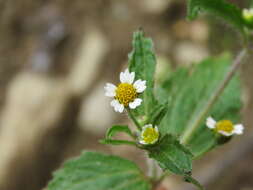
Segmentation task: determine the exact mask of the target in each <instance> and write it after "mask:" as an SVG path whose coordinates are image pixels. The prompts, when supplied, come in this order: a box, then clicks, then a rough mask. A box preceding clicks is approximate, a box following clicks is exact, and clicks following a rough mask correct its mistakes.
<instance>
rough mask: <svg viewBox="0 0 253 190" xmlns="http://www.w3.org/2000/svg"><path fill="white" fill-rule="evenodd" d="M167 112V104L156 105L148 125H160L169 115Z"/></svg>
mask: <svg viewBox="0 0 253 190" xmlns="http://www.w3.org/2000/svg"><path fill="white" fill-rule="evenodd" d="M167 111H168V106H167V103H164V104H159V103H156V105H154V108H153V111H152V113H151V116H150V118H149V119H148V122H147V123H151V124H152V125H153V126H157V125H159V124H160V122H161V120H162V119H163V117H164V116H165V114H166V113H167Z"/></svg>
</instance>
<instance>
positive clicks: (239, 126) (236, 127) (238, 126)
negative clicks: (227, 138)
mask: <svg viewBox="0 0 253 190" xmlns="http://www.w3.org/2000/svg"><path fill="white" fill-rule="evenodd" d="M243 130H244V127H243V125H242V124H236V125H234V130H233V134H237V135H241V134H243Z"/></svg>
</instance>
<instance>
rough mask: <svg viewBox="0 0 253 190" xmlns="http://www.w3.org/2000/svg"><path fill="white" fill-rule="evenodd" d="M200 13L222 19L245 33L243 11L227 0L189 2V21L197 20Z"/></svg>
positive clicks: (191, 0) (192, 0) (195, 0)
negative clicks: (206, 13) (207, 13)
mask: <svg viewBox="0 0 253 190" xmlns="http://www.w3.org/2000/svg"><path fill="white" fill-rule="evenodd" d="M200 11H203V12H204V11H205V12H209V13H211V14H213V15H216V16H218V17H221V18H222V19H224V20H226V21H227V22H228V23H230V24H232V25H233V26H234V27H236V28H237V29H239V30H240V31H241V32H242V33H244V26H245V23H244V20H243V18H242V11H241V10H240V9H239V8H238V7H237V6H235V5H234V4H232V3H229V2H227V1H225V0H188V7H187V17H188V18H189V19H195V18H196V17H197V16H198V14H199V12H200Z"/></svg>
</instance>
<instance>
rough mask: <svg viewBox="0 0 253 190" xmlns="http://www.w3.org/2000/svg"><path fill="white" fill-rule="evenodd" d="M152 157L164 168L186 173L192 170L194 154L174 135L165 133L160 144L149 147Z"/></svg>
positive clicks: (182, 173)
mask: <svg viewBox="0 0 253 190" xmlns="http://www.w3.org/2000/svg"><path fill="white" fill-rule="evenodd" d="M147 149H148V151H149V156H150V158H153V159H154V160H156V161H157V162H158V164H159V165H160V167H161V168H162V169H164V170H169V171H171V172H173V173H175V174H179V175H186V174H189V173H191V171H192V154H191V153H190V151H189V150H187V149H186V148H185V147H184V146H183V145H181V144H180V143H179V141H178V140H177V139H176V138H175V137H173V136H172V135H165V136H164V137H163V138H162V139H161V141H160V142H159V144H158V145H156V146H153V147H148V148H147Z"/></svg>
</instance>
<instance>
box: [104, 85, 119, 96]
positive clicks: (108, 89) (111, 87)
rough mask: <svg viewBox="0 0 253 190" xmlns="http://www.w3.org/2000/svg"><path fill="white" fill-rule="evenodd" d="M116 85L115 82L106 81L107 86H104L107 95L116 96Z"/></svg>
mask: <svg viewBox="0 0 253 190" xmlns="http://www.w3.org/2000/svg"><path fill="white" fill-rule="evenodd" d="M116 88H117V87H116V86H115V85H114V84H111V83H106V86H105V87H104V89H105V95H106V96H108V97H114V96H116V92H115V90H116Z"/></svg>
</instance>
